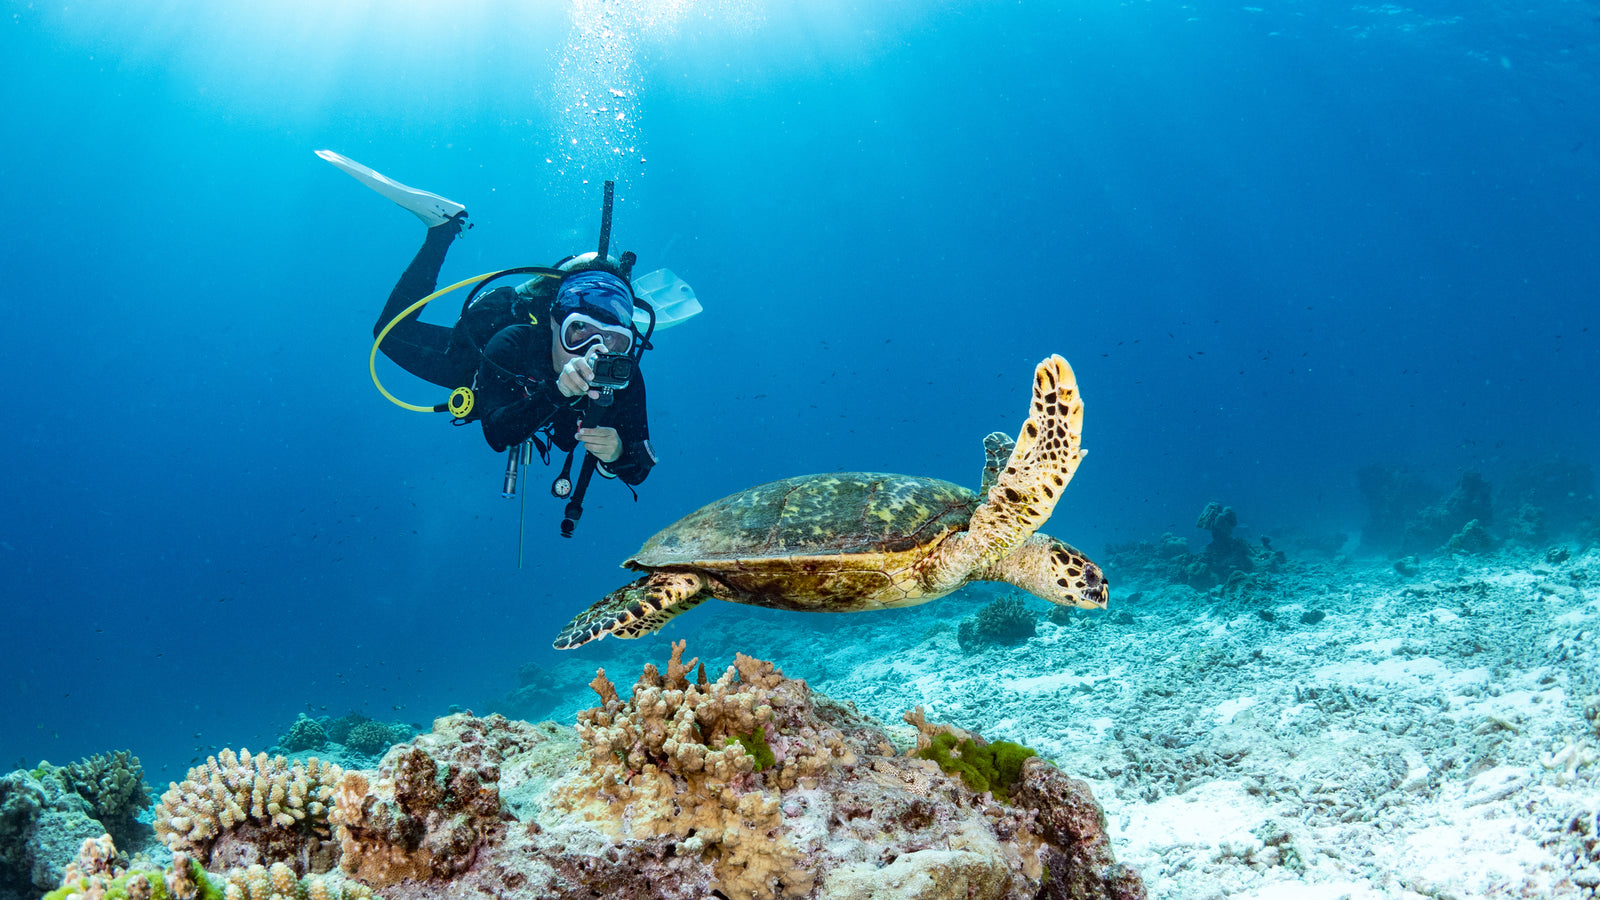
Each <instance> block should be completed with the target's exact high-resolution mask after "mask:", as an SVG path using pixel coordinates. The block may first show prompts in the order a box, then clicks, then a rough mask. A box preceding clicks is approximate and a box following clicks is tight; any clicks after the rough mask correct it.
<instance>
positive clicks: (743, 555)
mask: <svg viewBox="0 0 1600 900" xmlns="http://www.w3.org/2000/svg"><path fill="white" fill-rule="evenodd" d="M977 507H978V496H977V494H975V493H973V492H972V491H970V490H968V489H967V488H964V487H962V486H961V485H959V484H952V483H950V482H948V481H941V480H939V479H937V478H918V477H914V476H911V475H884V474H879V473H875V472H835V473H832V474H827V475H802V476H800V477H798V478H786V479H784V480H783V481H774V482H771V483H769V484H763V485H758V486H756V487H753V488H750V489H748V490H744V491H740V492H739V493H737V494H733V495H732V496H728V497H724V498H722V499H721V500H718V501H716V502H715V503H711V504H708V505H706V506H703V507H701V508H700V509H698V510H695V511H694V512H692V513H690V514H689V515H687V516H684V517H683V518H682V519H679V520H678V521H677V522H674V523H673V524H671V525H669V526H667V527H666V528H664V529H662V530H661V531H660V532H658V533H657V534H656V535H655V537H652V538H651V539H650V540H648V541H646V542H645V544H644V546H643V547H642V548H640V550H639V552H638V553H637V554H635V555H634V557H633V558H632V559H630V560H628V562H627V563H625V564H624V565H628V566H631V567H634V568H657V567H690V568H704V569H711V570H722V569H726V568H728V567H729V565H730V564H732V565H736V566H737V567H739V568H741V569H744V570H754V569H759V568H761V567H762V565H763V563H764V562H772V563H774V564H781V563H782V562H786V561H788V560H790V559H791V558H792V557H797V556H804V557H826V556H863V557H866V558H864V559H861V560H858V561H856V562H857V564H859V565H861V566H864V567H867V568H870V567H871V566H872V565H873V561H874V560H876V559H879V558H882V557H898V556H900V555H902V554H904V553H906V552H914V551H917V550H919V549H921V548H924V547H928V546H931V545H933V544H935V543H937V542H938V541H939V540H940V539H941V538H943V537H944V536H945V535H947V534H949V533H950V532H952V531H965V530H966V528H967V523H968V522H969V521H970V520H971V518H972V512H973V510H975V509H977ZM782 567H783V568H785V569H787V568H788V566H782ZM856 567H857V566H856V565H851V566H849V568H856Z"/></svg>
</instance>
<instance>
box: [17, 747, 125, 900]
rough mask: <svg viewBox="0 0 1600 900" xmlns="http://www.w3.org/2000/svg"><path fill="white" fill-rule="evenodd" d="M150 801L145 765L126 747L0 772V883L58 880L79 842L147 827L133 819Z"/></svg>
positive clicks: (25, 887) (30, 889)
mask: <svg viewBox="0 0 1600 900" xmlns="http://www.w3.org/2000/svg"><path fill="white" fill-rule="evenodd" d="M147 805H149V794H148V791H147V790H146V788H145V784H144V778H143V771H142V769H141V768H140V766H139V761H138V759H137V758H135V757H133V756H132V755H130V754H128V753H127V752H121V751H119V752H117V753H113V754H109V755H106V754H101V755H97V756H93V757H89V758H88V759H84V760H81V761H79V762H76V763H72V764H70V765H67V766H52V765H50V764H49V763H47V762H46V763H40V764H39V766H38V767H36V768H35V769H33V770H32V771H26V770H18V771H15V772H12V773H10V774H8V775H6V776H4V777H3V778H0V891H4V890H12V891H21V892H25V893H37V892H39V891H45V890H49V889H51V888H53V887H55V886H56V885H57V884H59V883H60V881H61V876H62V872H63V871H64V870H65V868H66V867H67V866H68V865H70V864H71V862H72V860H73V858H74V856H75V854H76V852H77V850H78V848H79V847H81V846H82V844H83V842H84V841H85V840H87V839H90V838H95V837H99V836H100V835H101V834H104V833H106V832H107V831H111V832H113V833H115V834H118V835H124V836H127V837H129V838H130V839H132V838H137V837H140V836H142V835H144V834H147V833H148V831H147V829H146V828H145V827H144V826H143V825H141V824H139V822H138V821H137V820H136V819H135V816H136V815H137V814H138V812H139V811H140V810H141V809H143V808H144V807H145V806H147ZM96 816H100V817H102V818H96Z"/></svg>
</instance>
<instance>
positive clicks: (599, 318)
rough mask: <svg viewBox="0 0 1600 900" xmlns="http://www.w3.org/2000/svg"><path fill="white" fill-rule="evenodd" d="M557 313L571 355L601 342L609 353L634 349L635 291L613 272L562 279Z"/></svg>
mask: <svg viewBox="0 0 1600 900" xmlns="http://www.w3.org/2000/svg"><path fill="white" fill-rule="evenodd" d="M553 311H554V313H555V319H556V320H557V321H558V322H560V323H561V346H563V347H565V348H567V351H568V352H569V353H581V352H583V351H584V350H587V349H588V348H589V347H592V346H594V345H595V343H597V342H599V343H603V344H604V345H605V349H606V351H607V352H609V353H626V352H628V350H629V349H630V348H632V347H633V324H632V323H633V290H632V289H631V288H629V287H628V283H627V282H625V281H623V280H622V279H621V278H618V277H617V276H615V275H613V274H611V273H610V272H602V271H596V270H591V271H587V272H579V273H577V274H576V275H568V276H567V277H566V278H564V279H562V281H561V288H560V289H559V290H557V291H556V301H555V307H554V310H553Z"/></svg>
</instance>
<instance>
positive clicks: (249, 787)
mask: <svg viewBox="0 0 1600 900" xmlns="http://www.w3.org/2000/svg"><path fill="white" fill-rule="evenodd" d="M343 775H344V772H343V770H341V769H340V768H339V767H338V766H336V765H333V764H331V763H324V762H320V761H319V760H317V759H316V758H315V757H313V758H312V759H310V760H307V761H306V762H304V763H301V762H298V761H296V762H294V763H290V762H288V761H287V760H285V759H284V758H283V757H281V756H279V757H268V756H267V755H266V754H265V753H261V754H257V755H256V756H251V755H250V751H248V750H241V751H240V752H239V754H238V755H235V754H234V753H233V751H232V750H224V751H222V752H221V753H219V754H217V755H216V756H213V757H210V758H209V759H207V760H206V763H205V765H203V766H196V767H194V768H192V769H190V770H189V774H188V777H187V778H185V779H184V781H183V783H181V784H173V785H172V786H171V787H169V788H168V789H167V791H166V793H164V794H162V795H161V802H160V803H159V804H157V806H156V811H155V829H156V834H157V835H158V836H159V837H160V838H161V839H162V841H164V842H165V843H166V845H167V846H168V847H170V848H172V849H173V850H174V851H179V850H181V851H185V852H188V853H192V854H193V855H194V856H195V857H196V858H198V859H200V860H201V861H202V862H204V863H210V862H212V861H213V857H214V856H215V855H216V845H217V843H218V842H219V840H222V839H224V838H226V837H227V836H229V835H230V834H233V833H235V832H243V834H242V835H241V840H240V841H238V842H237V843H238V844H239V850H240V851H241V853H242V854H243V855H241V856H239V857H237V858H234V857H232V856H231V854H225V855H224V858H227V859H229V861H233V862H289V863H291V864H293V865H295V867H296V871H301V872H305V871H325V870H326V869H327V867H328V865H329V860H328V856H329V852H330V851H331V847H325V846H323V845H324V843H325V842H327V841H328V839H329V825H328V804H329V802H330V801H331V800H332V798H333V790H334V785H335V784H337V783H338V781H339V779H341V778H342V777H343Z"/></svg>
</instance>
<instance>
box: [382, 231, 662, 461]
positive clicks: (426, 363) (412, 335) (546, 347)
mask: <svg viewBox="0 0 1600 900" xmlns="http://www.w3.org/2000/svg"><path fill="white" fill-rule="evenodd" d="M461 226H462V222H461V220H460V219H459V218H457V219H452V220H451V221H449V222H446V223H444V224H443V225H436V226H434V227H432V228H430V229H428V237H427V239H426V240H424V241H423V243H422V249H420V250H418V251H417V255H416V257H415V258H414V259H412V260H411V265H409V266H407V267H406V270H405V272H404V273H403V274H401V276H400V280H399V282H397V283H396V284H395V286H394V290H393V291H392V292H390V294H389V302H388V303H386V304H385V305H384V307H383V312H382V313H381V314H380V315H379V316H378V321H377V324H375V325H374V326H373V327H372V333H373V336H377V334H378V332H379V331H382V330H383V327H384V326H385V325H387V324H389V320H390V319H393V318H394V317H395V316H396V315H398V314H399V313H400V311H401V310H403V309H405V308H406V307H408V306H410V305H411V304H413V303H415V302H417V301H418V300H421V299H422V298H423V297H426V296H427V295H429V294H431V293H433V291H434V288H435V286H436V285H437V284H438V280H439V270H440V269H441V268H442V267H443V266H444V257H445V253H446V252H447V251H448V250H449V249H450V242H451V241H453V240H454V239H455V236H456V235H457V234H459V233H460V231H461ZM515 290H516V289H515V288H511V287H501V288H496V289H494V290H493V291H488V292H485V293H484V294H482V295H480V296H479V297H478V298H476V299H475V300H474V301H473V303H474V306H476V304H478V303H483V302H486V301H489V300H490V299H491V295H492V294H495V293H497V292H500V291H515ZM535 296H536V300H537V301H538V302H537V312H536V314H535V317H536V319H537V321H536V323H535V324H531V325H510V326H507V327H505V328H502V329H500V330H499V331H498V332H497V333H495V334H494V336H493V337H491V338H489V339H488V340H487V342H485V344H484V345H483V356H479V354H478V352H477V350H475V349H474V348H473V347H472V345H471V343H470V341H468V340H467V339H466V338H465V335H464V334H460V333H457V332H456V331H455V330H454V329H452V328H448V327H446V326H443V325H430V324H428V323H426V322H421V321H418V317H419V316H420V315H421V310H418V311H417V312H414V313H412V314H411V315H409V316H406V317H405V318H404V319H402V320H400V321H399V322H398V323H396V324H395V326H394V327H393V328H391V329H390V330H389V333H388V335H386V336H385V337H384V339H383V343H382V344H380V345H379V349H381V350H383V353H384V355H385V356H387V357H389V358H390V359H392V360H394V361H395V363H396V364H397V365H399V366H400V367H401V368H402V369H405V370H406V371H407V372H410V373H411V374H413V375H415V376H417V377H418V378H421V379H423V380H425V381H429V382H432V383H433V384H437V385H439V386H441V387H447V388H457V387H462V386H464V385H469V384H470V385H472V386H473V392H474V394H475V395H476V402H475V404H474V407H473V411H472V414H471V418H472V419H473V420H475V421H480V422H482V423H483V436H484V438H485V439H486V440H487V441H488V442H489V446H490V447H493V448H494V449H495V450H496V451H500V450H504V449H506V448H507V447H510V446H513V445H515V444H520V443H522V442H523V441H525V440H527V439H528V438H529V437H532V436H533V435H534V434H536V433H538V432H539V431H541V430H548V433H549V435H550V441H551V443H553V444H554V445H555V446H557V447H559V448H560V449H562V450H566V451H570V450H572V449H573V448H574V447H575V446H577V443H578V442H577V439H576V438H575V437H574V436H573V435H574V434H575V433H576V432H577V430H578V422H579V421H580V420H582V421H583V423H584V425H585V426H587V427H591V428H594V427H600V426H610V427H612V428H615V429H616V430H617V436H618V438H619V440H620V441H621V442H622V455H621V456H619V457H617V459H616V461H614V462H610V463H601V464H600V465H599V470H600V474H601V475H604V476H606V477H617V478H621V479H622V480H623V481H625V482H627V483H628V484H638V483H639V482H641V481H644V479H645V477H646V476H647V475H649V474H650V468H651V467H652V466H654V465H655V455H654V453H653V452H652V451H651V449H650V423H649V419H648V417H647V415H646V411H645V388H644V373H643V372H642V371H640V370H639V369H638V367H635V369H634V373H633V379H632V381H630V382H629V383H628V386H627V387H625V388H623V389H622V390H620V391H616V392H615V393H613V394H612V400H613V402H612V404H611V405H610V406H609V407H602V406H598V405H595V404H592V403H585V402H583V401H582V400H581V399H578V398H571V397H567V396H564V395H563V394H562V393H561V391H560V389H559V388H557V387H556V373H555V372H554V371H552V370H551V367H550V346H551V340H552V337H551V331H550V325H549V318H550V316H549V303H550V300H551V299H553V297H554V290H553V285H552V287H551V288H549V289H547V290H546V291H544V292H541V293H540V294H537V295H535ZM483 357H487V358H488V359H489V360H490V361H491V362H484V359H483ZM491 363H492V364H491Z"/></svg>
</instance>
